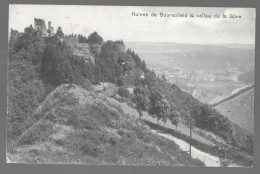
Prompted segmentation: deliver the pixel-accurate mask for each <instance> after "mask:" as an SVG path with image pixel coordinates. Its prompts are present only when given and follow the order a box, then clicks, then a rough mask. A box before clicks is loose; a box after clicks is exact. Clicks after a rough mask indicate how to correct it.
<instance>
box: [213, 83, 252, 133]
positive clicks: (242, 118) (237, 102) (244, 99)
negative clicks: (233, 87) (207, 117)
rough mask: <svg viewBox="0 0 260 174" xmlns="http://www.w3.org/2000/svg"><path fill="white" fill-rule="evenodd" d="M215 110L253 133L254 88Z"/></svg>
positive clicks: (225, 102) (223, 103) (221, 104)
mask: <svg viewBox="0 0 260 174" xmlns="http://www.w3.org/2000/svg"><path fill="white" fill-rule="evenodd" d="M215 108H216V109H217V110H218V111H219V112H220V113H222V114H223V115H225V116H226V117H228V118H229V119H230V120H231V121H232V122H234V123H235V124H237V125H239V126H241V127H242V128H244V129H246V130H247V131H249V132H250V133H253V128H254V88H253V89H249V90H247V91H245V92H243V93H241V94H239V95H237V96H235V97H232V98H230V99H229V100H226V101H224V102H222V103H220V104H218V105H217V106H215Z"/></svg>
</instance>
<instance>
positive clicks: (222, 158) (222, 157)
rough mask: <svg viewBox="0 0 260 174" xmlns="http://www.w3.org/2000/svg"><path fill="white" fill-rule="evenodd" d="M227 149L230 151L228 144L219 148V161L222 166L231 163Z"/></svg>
mask: <svg viewBox="0 0 260 174" xmlns="http://www.w3.org/2000/svg"><path fill="white" fill-rule="evenodd" d="M227 151H228V147H227V146H224V145H222V146H220V147H219V148H218V155H219V162H220V166H222V167H228V166H229V165H230V163H231V162H230V161H229V160H228V159H227Z"/></svg>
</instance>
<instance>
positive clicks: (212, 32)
mask: <svg viewBox="0 0 260 174" xmlns="http://www.w3.org/2000/svg"><path fill="white" fill-rule="evenodd" d="M132 12H135V13H148V15H149V16H148V17H140V16H132ZM153 12H154V13H156V14H158V15H159V14H160V13H161V12H162V13H164V14H176V13H179V14H180V13H187V14H188V15H190V14H191V13H193V14H194V15H195V16H196V15H198V14H203V13H205V14H210V15H211V16H212V17H213V16H214V15H215V14H219V15H220V16H221V17H220V18H211V19H208V18H203V19H200V18H197V17H194V18H190V17H188V18H176V17H159V16H157V17H151V16H150V14H151V13H153ZM223 14H226V15H227V16H228V18H226V19H224V18H222V15H223ZM230 14H236V15H240V16H241V17H242V18H240V19H234V18H229V16H230ZM34 18H41V19H44V20H45V23H46V26H47V23H48V21H51V22H52V26H53V27H54V28H55V31H56V29H57V27H58V26H61V27H62V29H63V32H64V33H65V34H71V33H74V34H83V35H86V36H87V35H89V34H90V33H91V32H93V31H97V32H98V33H99V34H100V35H101V36H102V37H103V38H104V39H105V40H116V39H123V40H124V41H125V42H129V41H133V42H178V43H194V44H220V43H237V44H255V9H246V8H186V7H135V6H132V7H131V6H128V7H127V6H69V5H10V6H9V30H10V28H13V29H15V30H18V31H21V32H22V31H23V30H24V28H25V27H26V26H29V25H30V24H34ZM33 26H34V25H33Z"/></svg>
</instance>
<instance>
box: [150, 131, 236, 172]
mask: <svg viewBox="0 0 260 174" xmlns="http://www.w3.org/2000/svg"><path fill="white" fill-rule="evenodd" d="M152 132H153V133H154V134H157V135H159V136H162V137H164V138H167V139H169V140H172V141H174V142H175V143H176V144H177V145H179V147H180V149H182V150H183V151H186V152H188V153H189V150H190V144H189V143H187V142H185V141H183V140H181V139H178V138H176V137H174V136H172V135H169V134H165V133H160V132H159V131H156V130H152ZM191 156H192V158H197V159H199V160H200V161H203V162H204V163H205V165H206V166H207V167H220V163H219V161H220V159H219V158H218V157H217V156H213V155H210V154H208V153H205V152H203V151H201V150H199V149H197V148H195V147H193V146H192V147H191ZM229 167H241V166H239V165H237V164H234V163H231V164H230V166H229Z"/></svg>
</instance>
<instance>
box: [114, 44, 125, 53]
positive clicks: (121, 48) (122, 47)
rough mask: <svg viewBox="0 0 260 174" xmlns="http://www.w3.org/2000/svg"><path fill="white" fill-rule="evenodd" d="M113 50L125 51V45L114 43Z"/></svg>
mask: <svg viewBox="0 0 260 174" xmlns="http://www.w3.org/2000/svg"><path fill="white" fill-rule="evenodd" d="M115 51H118V52H125V45H124V44H115Z"/></svg>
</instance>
